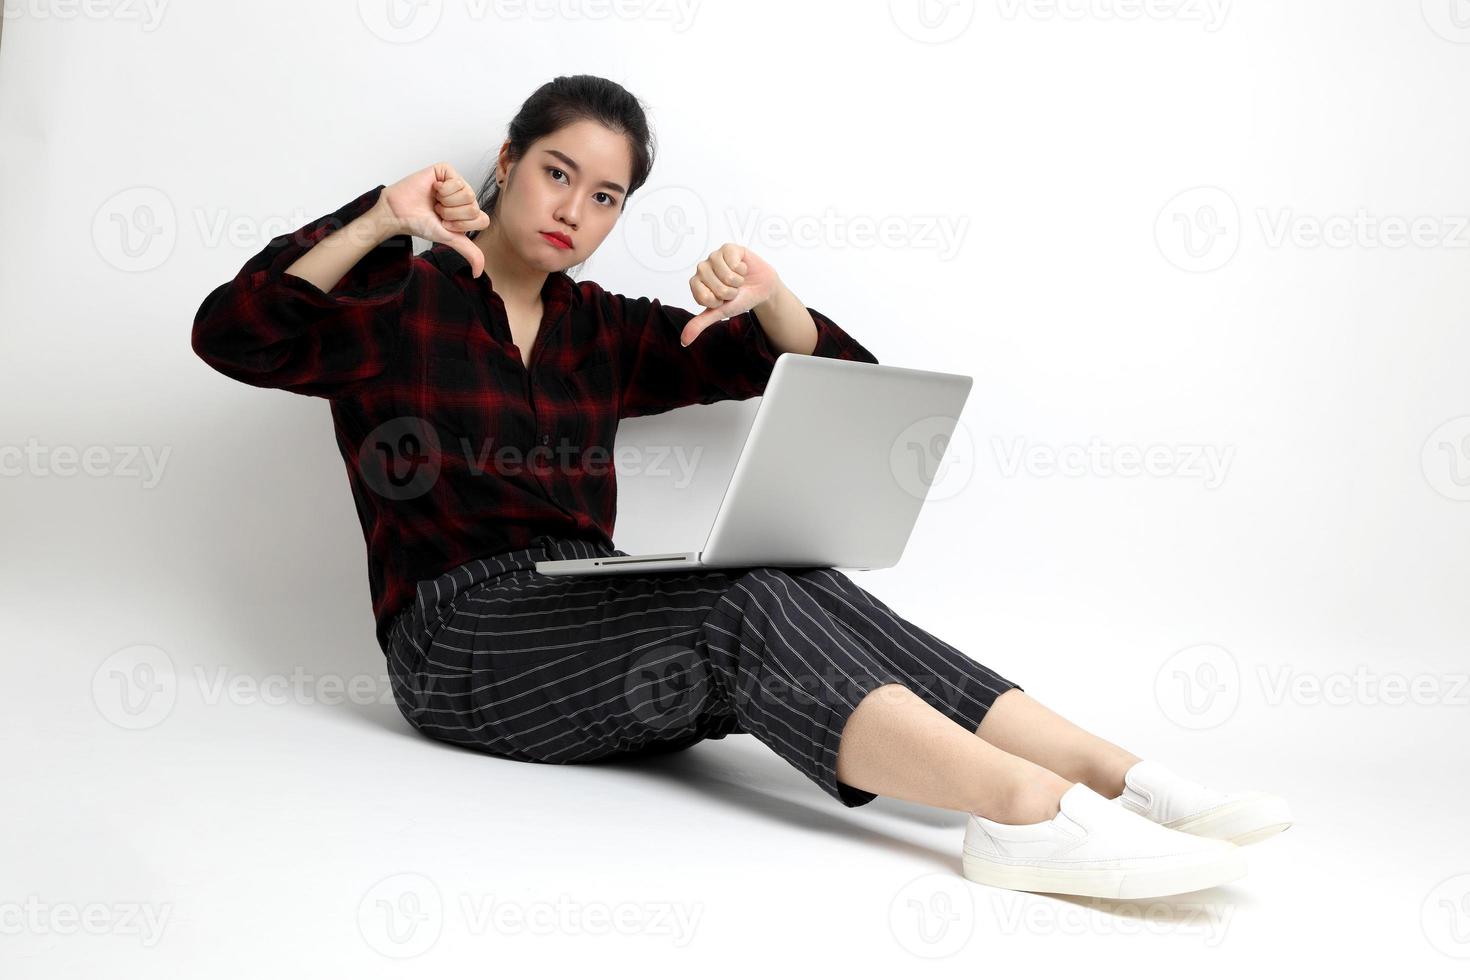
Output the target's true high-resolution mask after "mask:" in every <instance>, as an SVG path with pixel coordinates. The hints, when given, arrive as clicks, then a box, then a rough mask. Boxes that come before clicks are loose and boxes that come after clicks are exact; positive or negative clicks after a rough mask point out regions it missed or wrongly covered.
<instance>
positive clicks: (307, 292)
mask: <svg viewBox="0 0 1470 980" xmlns="http://www.w3.org/2000/svg"><path fill="white" fill-rule="evenodd" d="M383 186H384V185H382V184H379V185H378V186H377V187H375V188H373V189H372V190H370V191H368V192H366V193H365V194H362V195H361V196H360V197H358V198H356V199H355V200H353V201H351V202H349V203H348V204H346V205H344V206H342V207H341V208H339V209H338V210H336V211H334V212H332V213H331V214H327V215H323V216H322V217H320V218H317V219H316V220H315V221H312V222H310V223H309V224H307V225H304V226H303V227H301V228H299V229H297V230H296V231H294V232H291V233H290V234H288V235H282V236H279V237H277V238H274V239H272V240H271V242H270V243H269V244H268V245H267V246H266V247H265V248H264V249H262V250H261V251H260V252H258V253H257V254H256V255H254V256H253V257H251V258H250V259H249V260H248V261H247V262H246V263H245V265H244V267H243V268H241V269H240V271H239V273H238V274H236V276H235V277H234V278H233V279H232V280H230V281H229V282H226V283H222V284H221V285H219V286H217V287H216V288H215V289H214V290H212V291H211V292H210V293H209V295H208V296H206V297H205V298H204V302H203V303H202V304H200V307H199V310H198V312H197V313H196V314H195V317H194V327H193V332H192V336H191V345H192V347H193V349H194V353H195V354H197V355H198V356H199V357H200V358H201V359H202V360H203V361H204V362H205V363H206V364H208V365H209V366H210V367H212V368H214V369H215V370H216V371H219V372H220V373H221V374H224V375H226V376H228V377H231V378H234V379H236V380H237V381H243V382H245V383H246V384H250V385H255V386H257V387H261V388H281V389H284V390H286V391H293V392H296V393H298V394H304V395H315V396H318V397H323V398H330V397H332V396H335V395H339V394H343V393H345V392H348V391H350V390H352V389H353V387H354V386H356V385H359V384H362V383H365V382H368V381H370V380H372V379H373V378H375V377H377V376H378V375H379V374H381V373H382V372H383V371H384V370H385V368H386V366H387V364H388V363H389V361H390V359H391V357H392V355H393V353H394V350H395V348H396V346H397V343H398V340H399V337H400V336H401V332H400V331H399V329H398V321H399V313H400V311H401V307H402V303H403V297H404V290H405V289H406V287H407V285H408V281H409V278H410V274H411V269H412V259H413V255H412V249H413V239H412V237H411V236H410V235H408V234H398V233H396V231H397V230H398V229H397V228H396V227H395V226H394V225H393V224H392V223H391V222H388V221H386V220H385V215H384V213H383V211H382V210H381V209H379V208H378V207H377V205H378V202H379V201H380V199H381V198H380V195H381V193H382V191H383Z"/></svg>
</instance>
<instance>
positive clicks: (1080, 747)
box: [975, 688, 1139, 799]
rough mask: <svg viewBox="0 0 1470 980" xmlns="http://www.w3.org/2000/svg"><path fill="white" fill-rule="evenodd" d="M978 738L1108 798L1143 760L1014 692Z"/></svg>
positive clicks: (999, 701)
mask: <svg viewBox="0 0 1470 980" xmlns="http://www.w3.org/2000/svg"><path fill="white" fill-rule="evenodd" d="M975 734H976V735H979V736H980V738H981V739H983V740H985V741H986V742H989V743H990V744H991V745H993V746H995V747H996V748H998V749H1002V750H1003V751H1005V752H1009V753H1011V754H1012V755H1016V756H1020V757H1021V758H1023V759H1029V760H1030V761H1031V762H1034V763H1036V764H1037V765H1038V766H1045V767H1046V768H1047V769H1049V770H1051V771H1052V772H1054V773H1056V774H1057V775H1059V776H1062V777H1064V778H1066V779H1069V780H1071V781H1073V782H1077V783H1082V784H1083V785H1085V786H1087V787H1088V788H1089V789H1092V790H1094V791H1096V792H1097V793H1099V794H1101V795H1102V796H1103V797H1106V798H1108V799H1111V798H1113V797H1114V796H1117V795H1118V794H1119V793H1121V792H1123V773H1124V772H1126V771H1127V770H1128V767H1129V766H1131V765H1133V764H1134V763H1135V762H1138V761H1139V759H1138V756H1136V755H1134V754H1133V753H1131V752H1129V751H1127V750H1126V749H1122V748H1119V747H1118V746H1116V745H1114V744H1113V743H1112V742H1109V741H1106V740H1105V739H1101V738H1098V737H1097V736H1096V735H1094V734H1092V733H1091V732H1089V731H1086V730H1085V729H1082V728H1078V727H1077V726H1076V725H1074V724H1072V723H1071V722H1070V721H1068V720H1067V719H1065V718H1063V717H1062V716H1061V715H1059V714H1057V713H1056V712H1054V711H1052V710H1051V709H1050V708H1048V707H1046V706H1045V705H1043V704H1041V703H1040V702H1039V701H1037V700H1036V699H1034V698H1032V697H1031V696H1030V695H1029V694H1027V693H1026V692H1025V691H1021V690H1018V689H1016V688H1011V689H1010V690H1009V691H1006V692H1005V693H1004V694H1002V695H1000V696H999V697H997V698H996V699H995V703H994V704H992V705H991V706H990V710H989V711H987V712H986V713H985V717H984V718H982V719H981V720H980V727H979V728H977V729H975Z"/></svg>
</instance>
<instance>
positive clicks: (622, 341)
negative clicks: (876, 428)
mask: <svg viewBox="0 0 1470 980" xmlns="http://www.w3.org/2000/svg"><path fill="white" fill-rule="evenodd" d="M580 286H581V287H582V289H583V291H584V293H585V294H588V295H589V296H590V297H591V298H593V299H595V300H596V301H597V302H598V303H599V304H600V307H601V309H602V311H603V314H602V315H603V318H604V320H605V321H606V324H607V326H608V328H609V329H611V330H612V332H613V338H614V341H613V343H614V350H615V351H616V354H617V360H618V374H619V378H620V382H619V385H620V396H619V402H620V410H619V414H618V417H619V418H632V417H635V416H639V415H656V414H658V413H660V412H667V411H670V410H671V409H675V408H680V407H682V406H685V405H708V404H710V403H712V402H717V401H724V400H726V399H737V400H739V399H745V398H752V397H754V396H756V395H761V394H764V393H765V390H766V383H767V382H768V381H769V380H770V377H771V372H772V371H773V370H775V367H776V358H777V357H779V356H780V355H781V354H782V353H784V352H785V351H786V350H793V348H790V347H785V346H784V345H785V344H786V343H788V338H790V337H791V334H792V333H793V332H794V333H796V334H797V335H798V336H799V335H800V331H801V328H802V326H803V324H802V322H801V321H802V319H806V320H807V321H808V324H809V326H810V329H812V330H813V331H814V332H815V335H816V341H815V343H813V344H812V346H811V349H810V353H811V354H813V355H815V356H817V357H835V358H840V359H842V360H848V361H865V362H867V363H869V364H877V363H878V358H876V357H874V356H873V354H872V353H871V352H869V351H868V349H867V348H866V347H864V346H863V345H862V344H860V343H859V342H858V341H857V340H855V339H854V338H853V337H852V336H851V335H850V334H848V333H847V332H846V331H845V330H843V329H842V328H841V327H840V326H838V325H837V324H836V323H835V322H833V321H832V320H831V319H829V318H828V317H826V316H824V315H823V314H822V313H821V312H820V311H818V310H814V309H812V308H811V307H807V306H802V307H801V308H800V312H799V313H798V312H797V311H795V310H792V309H789V308H788V309H782V308H781V307H780V306H772V307H771V308H770V309H769V310H767V309H763V308H760V307H757V308H755V309H752V310H750V311H748V312H745V313H739V314H736V315H735V316H732V317H730V318H728V319H725V320H720V321H717V322H714V323H711V324H710V325H708V326H707V327H705V328H704V329H703V331H702V332H701V333H700V335H699V337H698V338H697V339H696V340H695V341H694V342H693V343H692V344H690V345H689V346H687V347H686V346H683V344H682V343H681V335H682V334H684V333H685V332H686V329H685V328H686V327H687V326H688V324H689V322H690V321H691V320H692V319H693V318H694V317H695V314H694V313H691V312H690V311H689V310H685V309H680V308H679V307H677V306H668V305H665V304H664V303H662V302H660V301H659V300H657V299H650V298H648V297H643V296H640V297H638V298H636V299H634V298H630V297H627V296H623V295H621V294H618V293H608V292H604V291H603V290H602V289H601V287H599V286H598V285H597V284H596V283H594V282H583V283H580ZM773 298H774V297H773ZM790 299H791V301H796V299H795V296H791V297H790ZM768 315H772V316H774V317H780V321H779V322H777V323H775V324H773V325H772V326H769V327H768V326H767V324H766V322H765V318H766V317H767V316H768ZM793 321H794V322H795V326H794V328H793V327H792V323H793ZM809 339H810V338H808V340H809ZM793 352H794V353H800V351H799V350H793Z"/></svg>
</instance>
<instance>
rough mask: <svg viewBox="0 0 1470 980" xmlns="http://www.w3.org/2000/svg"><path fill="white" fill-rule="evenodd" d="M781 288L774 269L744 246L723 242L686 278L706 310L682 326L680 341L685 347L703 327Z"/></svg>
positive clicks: (762, 301)
mask: <svg viewBox="0 0 1470 980" xmlns="http://www.w3.org/2000/svg"><path fill="white" fill-rule="evenodd" d="M780 285H781V278H780V277H779V276H777V275H776V270H775V269H773V268H771V266H770V265H769V264H768V263H767V262H766V261H765V259H762V258H761V257H760V256H759V255H756V254H755V253H754V252H752V251H751V250H750V249H748V248H746V247H745V246H744V245H737V244H735V243H734V242H726V243H725V244H723V245H721V246H720V247H719V248H717V249H715V250H714V251H713V252H711V253H709V258H707V259H705V260H704V261H703V262H701V263H699V267H698V268H697V269H696V270H695V272H694V275H693V276H690V277H689V291H690V292H692V293H693V294H694V300H695V302H697V303H699V305H700V306H703V307H706V309H705V311H704V312H703V313H699V314H697V315H696V316H694V317H693V318H692V319H690V321H689V322H688V323H686V324H685V325H684V332H683V333H681V334H680V335H679V342H680V343H681V344H683V345H684V346H685V347H688V346H689V345H690V344H691V343H693V342H694V338H696V337H698V336H699V335H700V334H701V333H703V332H704V329H705V327H708V326H709V325H710V324H712V323H717V322H719V321H720V320H724V319H725V318H727V317H732V316H735V315H737V314H740V313H744V312H746V311H747V310H751V309H754V308H755V307H757V306H759V305H760V304H762V303H764V302H765V301H766V300H768V299H770V298H771V297H772V296H774V295H775V293H776V290H777V288H778V287H779V286H780Z"/></svg>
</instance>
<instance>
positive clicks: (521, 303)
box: [473, 222, 546, 310]
mask: <svg viewBox="0 0 1470 980" xmlns="http://www.w3.org/2000/svg"><path fill="white" fill-rule="evenodd" d="M473 244H474V245H476V246H478V247H479V249H480V251H481V253H483V254H484V256H485V274H486V275H488V276H489V277H490V284H491V285H492V286H493V287H494V289H495V292H496V293H497V294H498V295H499V296H500V299H501V301H502V302H503V303H505V304H506V305H507V306H512V307H514V308H516V309H521V310H526V309H533V308H534V307H535V306H536V305H537V304H538V303H540V301H541V290H542V289H544V288H545V286H546V272H545V271H543V270H541V269H534V268H532V267H530V266H528V265H526V263H525V262H523V261H521V258H520V256H519V255H517V254H516V252H515V249H513V248H511V247H510V245H509V244H508V243H507V242H506V241H505V238H504V237H503V236H502V235H501V234H500V229H499V226H498V225H496V224H495V223H494V222H491V224H490V225H489V227H487V228H486V229H485V230H484V231H482V232H480V234H478V235H476V236H475V240H474V242H473Z"/></svg>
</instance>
